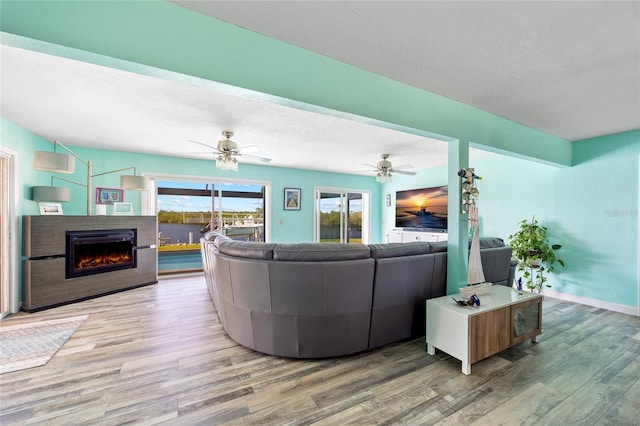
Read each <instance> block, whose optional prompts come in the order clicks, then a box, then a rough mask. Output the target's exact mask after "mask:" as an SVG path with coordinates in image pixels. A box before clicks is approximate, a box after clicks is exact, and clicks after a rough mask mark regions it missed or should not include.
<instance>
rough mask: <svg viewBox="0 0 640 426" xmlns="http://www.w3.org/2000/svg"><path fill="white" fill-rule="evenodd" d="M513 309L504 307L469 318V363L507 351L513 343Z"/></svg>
mask: <svg viewBox="0 0 640 426" xmlns="http://www.w3.org/2000/svg"><path fill="white" fill-rule="evenodd" d="M510 322H511V309H510V307H508V306H507V307H504V308H500V309H495V310H492V311H488V312H484V313H482V314H479V315H473V316H471V317H469V362H470V363H471V364H473V363H474V362H478V361H480V360H482V359H485V358H487V357H490V356H491V355H494V354H497V353H498V352H500V351H503V350H505V349H507V348H508V347H509V346H510V343H511V335H510V332H511V327H510V326H509V324H510Z"/></svg>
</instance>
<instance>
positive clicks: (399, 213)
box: [396, 186, 448, 230]
mask: <svg viewBox="0 0 640 426" xmlns="http://www.w3.org/2000/svg"><path fill="white" fill-rule="evenodd" d="M447 195H448V191H447V187H446V186H438V187H433V188H422V189H411V190H407V191H398V192H396V226H397V227H399V228H425V229H437V230H446V229H447Z"/></svg>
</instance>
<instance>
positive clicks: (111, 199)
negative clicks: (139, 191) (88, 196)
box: [96, 188, 124, 204]
mask: <svg viewBox="0 0 640 426" xmlns="http://www.w3.org/2000/svg"><path fill="white" fill-rule="evenodd" d="M123 201H124V190H123V189H120V188H96V204H113V203H121V202H123Z"/></svg>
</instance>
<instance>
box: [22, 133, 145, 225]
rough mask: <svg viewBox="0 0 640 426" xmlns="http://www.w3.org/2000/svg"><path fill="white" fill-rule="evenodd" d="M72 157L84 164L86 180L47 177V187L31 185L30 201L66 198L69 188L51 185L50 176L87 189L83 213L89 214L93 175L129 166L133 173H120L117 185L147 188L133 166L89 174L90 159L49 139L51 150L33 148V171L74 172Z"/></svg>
mask: <svg viewBox="0 0 640 426" xmlns="http://www.w3.org/2000/svg"><path fill="white" fill-rule="evenodd" d="M58 147H60V148H63V149H64V150H65V151H67V152H68V153H69V155H67V154H64V153H60V152H56V151H57V149H58ZM76 159H77V160H78V161H80V162H81V163H82V164H84V165H85V166H87V175H86V179H87V180H86V183H83V182H76V181H74V180H70V179H65V178H62V177H59V176H51V185H50V186H34V187H32V199H33V200H34V201H55V202H60V201H70V200H71V191H70V190H69V188H65V187H58V186H54V185H53V181H54V179H58V180H61V181H64V182H68V183H72V184H74V185H80V186H83V187H85V188H86V189H87V216H91V205H92V204H93V200H92V198H93V192H92V191H93V178H94V177H96V176H103V175H108V174H111V173H118V172H123V171H125V170H131V169H133V175H122V176H120V187H121V188H123V189H130V190H133V191H145V190H147V189H148V186H149V185H148V183H149V182H148V179H147V178H146V177H145V176H137V175H136V168H135V167H133V166H130V167H123V168H121V169H116V170H110V171H108V172H102V173H93V163H92V162H91V161H88V160H85V159H83V158H82V157H80V156H79V155H78V154H76V153H75V152H73V151H71V149H69V148H68V147H67V146H65V145H64V144H62V143H60V142H58V141H57V140H54V141H53V152H50V151H35V152H34V153H33V168H34V170H41V171H45V172H50V173H66V174H70V173H74V172H75V160H76ZM120 201H122V196H121V197H120Z"/></svg>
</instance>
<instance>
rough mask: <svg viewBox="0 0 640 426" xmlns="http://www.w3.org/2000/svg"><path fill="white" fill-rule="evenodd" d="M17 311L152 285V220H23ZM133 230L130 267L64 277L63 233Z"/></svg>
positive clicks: (154, 272)
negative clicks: (19, 307)
mask: <svg viewBox="0 0 640 426" xmlns="http://www.w3.org/2000/svg"><path fill="white" fill-rule="evenodd" d="M22 220H23V223H22V225H23V246H22V247H23V255H24V256H25V257H26V259H25V260H24V261H23V283H24V297H23V302H22V310H24V311H27V312H35V311H39V310H42V309H47V308H52V307H55V306H60V305H65V304H68V303H73V302H78V301H81V300H86V299H90V298H93V297H98V296H103V295H105V294H110V293H115V292H118V291H123V290H128V289H131V288H135V287H140V286H144V285H148V284H154V283H157V282H158V280H157V275H158V274H157V253H156V228H157V227H156V217H155V216H24V217H23V219H22ZM116 229H134V230H135V234H136V240H137V241H136V247H135V248H134V250H135V255H136V258H137V259H136V260H137V261H136V264H135V267H131V268H127V269H121V270H113V271H106V272H102V273H98V274H95V275H86V276H77V277H73V278H67V277H66V276H67V269H66V268H67V265H66V259H65V250H66V244H67V236H66V234H67V231H98V230H116Z"/></svg>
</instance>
